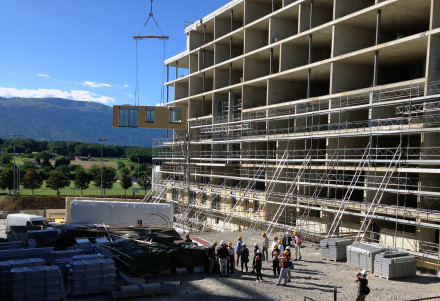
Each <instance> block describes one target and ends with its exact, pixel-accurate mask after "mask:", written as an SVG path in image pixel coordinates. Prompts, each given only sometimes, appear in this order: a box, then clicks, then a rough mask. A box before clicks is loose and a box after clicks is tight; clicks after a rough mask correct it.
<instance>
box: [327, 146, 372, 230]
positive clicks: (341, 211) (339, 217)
mask: <svg viewBox="0 0 440 301" xmlns="http://www.w3.org/2000/svg"><path fill="white" fill-rule="evenodd" d="M370 148H371V141H370V142H369V143H368V145H367V147H366V148H365V151H364V153H363V155H362V158H361V160H360V161H359V164H358V166H357V167H356V171H355V173H354V175H353V177H352V178H351V182H350V185H349V186H348V189H347V191H346V193H345V195H344V198H343V199H342V201H341V204H340V205H339V209H338V211H337V212H336V213H335V216H334V219H333V223H332V224H331V225H330V229H329V231H328V233H327V236H326V238H329V237H332V236H334V235H335V232H336V229H337V228H338V226H339V223H340V222H341V220H342V216H343V215H344V211H345V208H346V207H347V202H348V201H349V200H350V197H351V195H352V193H353V191H354V188H355V187H356V184H357V182H358V180H359V178H360V176H361V174H362V171H363V170H364V167H365V165H367V162H368V160H369V158H370Z"/></svg>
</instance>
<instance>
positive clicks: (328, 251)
mask: <svg viewBox="0 0 440 301" xmlns="http://www.w3.org/2000/svg"><path fill="white" fill-rule="evenodd" d="M351 243H352V241H351V240H350V239H347V238H328V239H327V238H326V239H323V240H321V241H320V243H319V245H320V248H321V257H322V258H323V259H331V260H345V259H346V258H347V253H346V252H347V246H348V245H350V244H351Z"/></svg>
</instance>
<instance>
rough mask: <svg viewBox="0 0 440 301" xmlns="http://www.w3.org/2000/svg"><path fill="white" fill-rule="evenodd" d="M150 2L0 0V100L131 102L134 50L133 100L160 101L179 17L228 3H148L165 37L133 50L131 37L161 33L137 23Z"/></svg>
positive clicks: (180, 40) (179, 39) (180, 36)
mask: <svg viewBox="0 0 440 301" xmlns="http://www.w3.org/2000/svg"><path fill="white" fill-rule="evenodd" d="M150 1H151V0H0V41H1V43H0V97H6V98H9V97H23V98H24V97H37V98H41V97H59V98H67V99H73V100H81V101H95V102H99V103H102V104H105V105H109V106H113V105H123V104H130V105H134V104H135V87H136V49H137V52H138V64H137V66H138V74H139V76H138V81H139V104H140V105H143V106H147V105H157V104H160V103H161V101H162V100H163V99H165V96H164V95H163V93H162V91H163V90H164V89H163V88H162V87H163V83H164V80H165V79H166V73H165V68H164V67H163V61H164V58H165V59H168V58H170V57H172V56H174V55H176V54H178V53H181V52H182V51H184V50H185V46H186V34H185V32H184V30H185V27H184V25H185V23H184V21H190V22H194V21H196V20H199V19H201V18H202V17H204V16H206V15H207V14H209V13H211V12H212V11H214V10H216V9H218V8H220V7H221V6H223V5H225V4H227V3H228V2H229V0H154V1H153V14H154V18H155V19H156V21H157V23H158V24H159V27H160V29H161V31H162V32H163V34H164V35H167V36H169V37H170V39H169V40H168V41H166V42H165V43H164V42H163V41H160V40H153V39H145V40H141V41H138V42H137V47H136V42H135V41H134V40H133V38H132V37H133V36H134V35H138V34H141V35H161V32H160V31H159V29H158V28H157V27H156V25H155V24H154V22H153V21H152V20H150V21H149V22H148V24H147V25H146V26H145V27H144V24H145V22H146V21H147V19H148V15H149V12H150V4H151V2H150ZM173 72H174V71H170V74H174V73H175V72H174V73H173ZM170 79H172V78H170Z"/></svg>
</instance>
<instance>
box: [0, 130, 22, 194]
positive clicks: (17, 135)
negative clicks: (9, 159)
mask: <svg viewBox="0 0 440 301" xmlns="http://www.w3.org/2000/svg"><path fill="white" fill-rule="evenodd" d="M8 136H10V137H12V138H13V139H14V166H13V168H12V183H13V184H12V186H13V187H14V196H15V195H16V194H17V189H16V185H15V139H16V138H17V137H21V135H20V134H8ZM2 167H3V163H2Z"/></svg>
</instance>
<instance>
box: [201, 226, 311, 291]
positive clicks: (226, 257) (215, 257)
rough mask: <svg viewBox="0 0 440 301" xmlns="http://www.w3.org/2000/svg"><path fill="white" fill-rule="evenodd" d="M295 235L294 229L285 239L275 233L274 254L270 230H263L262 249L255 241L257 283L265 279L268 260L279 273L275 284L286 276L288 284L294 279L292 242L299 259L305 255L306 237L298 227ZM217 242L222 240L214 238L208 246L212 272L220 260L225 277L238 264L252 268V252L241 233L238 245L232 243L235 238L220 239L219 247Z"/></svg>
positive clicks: (243, 269)
mask: <svg viewBox="0 0 440 301" xmlns="http://www.w3.org/2000/svg"><path fill="white" fill-rule="evenodd" d="M293 235H294V237H293V238H292V237H291V236H290V233H289V232H286V234H285V235H284V237H283V238H282V239H278V236H274V238H273V242H272V247H271V254H270V257H269V238H268V237H267V235H266V232H263V233H262V236H263V241H262V244H261V246H262V249H260V246H259V245H258V243H254V250H253V257H252V273H255V274H256V276H257V279H256V282H257V283H261V282H263V274H262V273H261V269H262V263H263V261H264V260H266V261H272V268H273V273H274V275H275V276H279V278H278V281H277V283H276V284H275V285H280V284H281V280H282V279H284V285H286V284H287V282H290V279H291V272H290V270H291V269H292V268H293V262H292V253H291V247H293V246H292V244H293V245H294V247H295V259H294V261H297V260H301V259H302V257H301V245H302V243H303V241H304V239H303V238H302V236H301V235H299V233H298V232H297V231H294V232H293ZM217 245H218V242H217V241H214V243H213V245H212V246H211V247H210V248H209V249H208V257H209V260H210V262H209V272H210V273H212V271H213V268H214V265H215V262H216V261H218V263H219V265H220V275H221V276H222V277H227V276H228V274H229V273H231V274H232V273H234V269H235V265H236V266H237V267H238V266H241V272H244V271H246V273H248V272H249V268H248V263H249V262H250V252H249V249H248V248H247V245H246V242H244V241H243V238H242V237H241V236H238V237H237V245H236V247H235V248H234V247H233V246H232V242H228V243H226V242H225V241H224V240H222V241H221V242H220V245H219V247H217ZM240 263H241V264H240ZM239 264H240V265H239Z"/></svg>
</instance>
